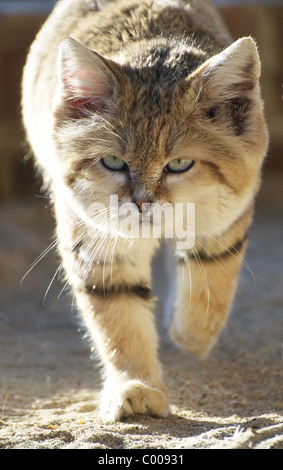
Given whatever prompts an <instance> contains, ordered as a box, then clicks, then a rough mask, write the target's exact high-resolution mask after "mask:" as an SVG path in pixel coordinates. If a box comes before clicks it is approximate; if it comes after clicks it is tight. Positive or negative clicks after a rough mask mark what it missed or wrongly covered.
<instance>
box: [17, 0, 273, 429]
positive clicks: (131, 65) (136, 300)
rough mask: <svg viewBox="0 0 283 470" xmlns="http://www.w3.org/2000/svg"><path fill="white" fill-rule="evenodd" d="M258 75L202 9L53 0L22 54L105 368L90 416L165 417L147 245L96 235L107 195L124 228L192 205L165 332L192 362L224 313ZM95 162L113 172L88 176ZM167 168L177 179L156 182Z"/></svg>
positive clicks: (120, 0) (252, 48)
mask: <svg viewBox="0 0 283 470" xmlns="http://www.w3.org/2000/svg"><path fill="white" fill-rule="evenodd" d="M259 78H260V61H259V56H258V52H257V48H256V45H255V43H254V41H253V40H252V39H251V38H241V39H239V40H238V41H236V42H234V43H233V42H232V40H231V38H230V35H229V33H228V31H227V29H226V27H225V25H224V24H223V22H222V20H221V18H220V16H219V15H218V13H217V12H216V10H215V9H214V7H213V6H212V4H211V3H210V1H209V0H187V1H183V0H182V1H181V0H164V1H162V2H161V1H160V0H117V1H106V0H105V1H103V2H97V1H95V0H62V1H61V2H58V5H57V6H56V7H55V9H54V11H53V13H52V14H51V15H50V17H49V18H48V20H47V21H46V23H45V25H44V26H43V27H42V29H41V31H40V32H39V34H38V35H37V38H36V40H35V41H34V43H33V45H32V47H31V50H30V53H29V56H28V59H27V63H26V66H25V70H24V76H23V98H22V108H23V121H24V125H25V128H26V132H27V138H28V140H29V142H30V144H31V147H32V149H33V152H34V155H35V161H36V164H37V166H38V167H39V168H40V169H41V171H42V174H43V178H44V182H45V186H46V185H48V186H49V189H50V193H51V195H52V200H53V201H54V211H55V215H56V221H57V237H58V247H59V251H60V254H61V257H62V263H63V266H64V269H65V272H66V281H67V282H68V283H69V284H70V285H71V286H72V289H73V292H74V295H75V298H76V301H77V305H78V308H79V310H80V312H81V314H82V318H83V320H84V322H85V324H86V326H87V328H88V329H89V331H90V333H91V336H92V338H93V341H94V343H95V345H96V348H97V351H98V354H99V355H100V358H101V360H102V363H103V364H104V367H105V382H104V387H103V392H102V400H101V413H102V415H103V416H104V417H105V419H110V420H115V419H119V418H121V417H123V416H129V415H133V414H152V415H155V416H166V414H167V413H168V393H167V391H166V389H165V387H164V385H163V382H162V371H161V366H160V362H159V359H158V355H157V350H158V337H157V332H156V329H155V324H154V317H153V310H154V303H155V297H154V295H153V293H152V287H151V285H152V280H151V261H152V257H153V256H154V254H155V252H156V250H157V249H158V247H159V242H160V240H159V239H155V238H147V239H146V238H142V237H141V238H139V237H137V238H134V239H133V238H129V237H128V236H127V235H126V234H125V232H123V230H122V231H119V230H118V228H117V227H111V228H106V221H107V217H108V215H109V197H110V195H117V196H118V200H119V204H122V203H129V202H133V203H135V204H136V210H137V220H138V221H139V223H140V221H141V213H140V212H141V204H142V202H147V203H155V202H158V203H160V204H163V203H171V204H172V205H174V204H175V203H180V202H181V203H184V204H186V203H194V204H195V208H196V223H195V234H196V241H195V246H194V247H192V248H188V249H186V250H180V249H178V250H176V253H175V257H174V260H175V262H176V266H175V267H174V266H173V263H171V264H172V266H171V269H172V270H173V269H176V275H174V276H173V277H174V278H175V280H176V286H169V287H175V288H176V291H177V296H176V299H175V304H174V307H172V311H171V324H170V328H169V331H170V335H171V337H172V338H173V339H174V340H175V341H176V343H177V344H179V345H180V346H181V347H183V348H184V349H185V350H188V351H190V352H193V353H195V354H197V355H198V356H205V355H206V354H207V353H208V352H209V350H210V349H211V347H212V346H213V344H214V343H215V341H216V339H217V337H218V335H219V333H220V332H221V330H222V328H223V326H224V325H225V322H226V319H227V316H228V314H229V311H230V309H231V305H232V302H233V298H234V295H235V292H236V289H237V282H238V277H239V273H240V269H241V266H242V263H243V257H244V253H245V249H246V245H247V233H248V229H249V226H250V224H251V222H252V215H253V204H254V199H255V195H256V193H257V191H258V188H259V185H260V173H261V166H262V161H263V158H264V155H265V153H266V148H267V140H268V137H267V130H266V125H265V120H264V115H263V104H262V101H261V97H260V86H259ZM109 156H110V157H111V156H115V157H118V158H121V159H122V160H123V161H124V163H125V167H124V168H125V170H124V171H110V170H109V169H107V168H106V167H105V165H102V163H101V159H102V158H105V157H109ZM174 159H181V160H183V159H185V160H188V161H189V162H191V164H190V165H189V169H188V170H187V171H185V172H183V173H179V174H176V173H175V174H174V173H172V172H171V171H168V168H169V167H168V164H169V163H170V162H172V160H174ZM98 203H99V204H101V205H102V207H104V208H105V209H101V211H100V213H99V214H95V216H94V213H93V212H92V211H93V207H94V204H98ZM93 221H94V222H93ZM182 223H183V220H179V219H176V220H175V219H174V224H175V227H179V226H181V225H182ZM161 225H162V224H161ZM161 228H162V230H163V229H164V227H163V225H162V227H161ZM162 233H163V232H162ZM163 235H164V233H163ZM175 241H176V240H172V243H171V246H172V247H173V250H174V246H175V245H174V242H175ZM160 275H161V276H162V273H161V274H160ZM162 282H163V281H162ZM168 305H169V304H168Z"/></svg>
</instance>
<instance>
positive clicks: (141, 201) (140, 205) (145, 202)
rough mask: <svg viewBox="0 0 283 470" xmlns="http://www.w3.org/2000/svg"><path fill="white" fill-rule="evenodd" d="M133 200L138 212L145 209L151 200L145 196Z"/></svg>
mask: <svg viewBox="0 0 283 470" xmlns="http://www.w3.org/2000/svg"><path fill="white" fill-rule="evenodd" d="M133 202H134V203H135V204H136V205H137V206H138V209H139V211H140V212H144V211H147V210H148V209H149V207H150V204H151V201H150V200H149V199H147V198H144V199H143V198H138V199H134V200H133Z"/></svg>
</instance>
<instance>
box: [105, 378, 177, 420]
mask: <svg viewBox="0 0 283 470" xmlns="http://www.w3.org/2000/svg"><path fill="white" fill-rule="evenodd" d="M168 410H169V405H168V397H167V392H166V390H165V388H164V387H162V390H161V388H153V387H151V386H149V385H145V384H143V383H142V382H140V381H138V380H129V381H126V382H124V383H122V384H119V385H118V386H117V384H113V386H112V387H111V389H110V388H109V387H107V388H105V389H104V390H103V393H102V400H101V411H100V414H101V416H102V418H103V419H104V420H106V421H117V420H119V419H121V418H124V417H127V416H133V415H139V414H142V415H150V416H157V417H165V416H167V414H168Z"/></svg>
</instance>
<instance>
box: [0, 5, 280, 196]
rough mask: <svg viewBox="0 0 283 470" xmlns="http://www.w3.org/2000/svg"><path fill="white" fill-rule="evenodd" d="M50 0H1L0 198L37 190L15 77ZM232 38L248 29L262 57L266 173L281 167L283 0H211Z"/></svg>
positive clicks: (245, 32) (24, 194)
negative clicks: (267, 135) (267, 146)
mask: <svg viewBox="0 0 283 470" xmlns="http://www.w3.org/2000/svg"><path fill="white" fill-rule="evenodd" d="M55 3H56V2H55V1H49V0H48V1H47V0H37V1H24V0H21V1H14V0H8V1H3V0H0V152H1V153H0V201H4V200H11V199H14V198H23V197H26V196H30V195H33V194H34V193H37V194H38V193H39V187H38V185H36V183H35V180H34V172H33V168H32V163H31V161H30V160H28V159H27V158H25V156H26V153H27V148H26V146H25V141H24V134H23V130H22V126H21V118H20V83H21V74H22V68H23V66H24V63H25V59H26V55H27V53H28V49H29V46H30V44H31V42H32V41H33V39H34V37H35V35H36V33H37V31H38V30H39V28H40V26H41V25H42V23H43V22H44V20H45V19H46V17H47V16H48V14H49V12H50V11H51V9H52V7H53V5H54V4H55ZM214 3H215V4H216V5H217V6H219V8H220V10H221V13H222V15H223V17H224V19H225V20H226V23H227V24H228V27H229V29H230V31H231V33H232V35H233V36H234V38H235V39H237V38H238V37H241V36H244V35H252V36H253V37H254V38H255V39H256V41H257V43H258V46H259V52H260V56H261V59H262V90H263V98H264V101H265V106H266V118H267V122H268V126H269V129H270V135H271V141H270V149H269V153H268V159H267V161H266V164H265V174H266V175H273V174H274V175H278V172H283V158H282V152H283V113H282V94H283V89H282V83H283V53H282V46H283V0H277V1H272V0H265V1H264V0H257V1H256V0H254V1H248V0H246V1H244V0H230V1H229V0H214Z"/></svg>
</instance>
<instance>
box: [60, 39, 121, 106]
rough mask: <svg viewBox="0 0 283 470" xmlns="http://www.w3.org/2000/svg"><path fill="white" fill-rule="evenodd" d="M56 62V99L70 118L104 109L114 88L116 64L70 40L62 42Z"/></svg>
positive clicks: (116, 80)
mask: <svg viewBox="0 0 283 470" xmlns="http://www.w3.org/2000/svg"><path fill="white" fill-rule="evenodd" d="M58 62H59V74H58V75H59V87H60V89H59V95H60V99H63V100H64V101H65V103H66V105H68V106H69V107H71V108H72V109H73V114H74V115H79V114H80V112H83V111H92V112H100V111H102V110H104V109H105V108H107V105H108V104H109V102H110V101H111V99H112V98H113V95H115V92H116V91H117V88H118V79H117V70H115V68H117V67H118V66H117V65H116V64H114V63H113V62H112V61H109V60H107V59H105V58H104V57H102V56H100V55H99V54H97V53H96V52H94V51H91V50H90V49H88V48H87V47H85V46H83V45H82V44H80V43H79V42H78V41H76V40H75V39H72V38H67V39H64V40H63V41H62V43H61V45H60V50H59V61H58ZM115 72H116V73H115Z"/></svg>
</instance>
